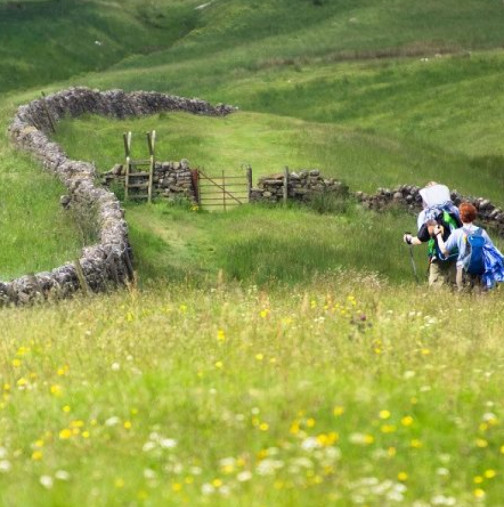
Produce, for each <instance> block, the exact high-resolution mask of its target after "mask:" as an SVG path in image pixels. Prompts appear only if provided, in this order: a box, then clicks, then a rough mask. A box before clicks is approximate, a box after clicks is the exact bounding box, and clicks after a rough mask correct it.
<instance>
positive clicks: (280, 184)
mask: <svg viewBox="0 0 504 507" xmlns="http://www.w3.org/2000/svg"><path fill="white" fill-rule="evenodd" d="M286 177H287V199H289V200H294V201H302V202H306V201H309V200H310V199H313V197H314V196H316V195H320V194H328V193H332V194H336V195H341V196H344V195H348V187H347V186H346V185H345V184H344V183H343V182H341V181H340V180H337V179H334V178H324V177H323V176H322V175H321V174H320V171H319V170H318V169H303V170H300V171H296V172H290V171H288V174H286V173H278V174H273V175H270V176H265V177H264V178H261V179H260V180H259V182H258V184H257V187H256V188H252V190H251V192H250V201H251V202H272V203H275V202H281V201H282V200H283V198H284V187H285V179H286Z"/></svg>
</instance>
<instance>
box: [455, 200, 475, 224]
mask: <svg viewBox="0 0 504 507" xmlns="http://www.w3.org/2000/svg"><path fill="white" fill-rule="evenodd" d="M459 211H460V220H462V222H464V223H465V224H469V223H471V222H474V220H475V219H476V217H477V216H478V211H477V209H476V208H475V207H474V206H473V205H472V204H471V203H470V202H463V203H462V204H461V205H460V206H459Z"/></svg>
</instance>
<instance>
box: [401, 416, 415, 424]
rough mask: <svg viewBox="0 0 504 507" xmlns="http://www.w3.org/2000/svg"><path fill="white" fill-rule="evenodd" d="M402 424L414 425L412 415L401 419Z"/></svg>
mask: <svg viewBox="0 0 504 507" xmlns="http://www.w3.org/2000/svg"><path fill="white" fill-rule="evenodd" d="M401 424H402V425H403V426H411V425H412V424H413V417H411V416H410V415H406V416H404V417H403V418H402V419H401Z"/></svg>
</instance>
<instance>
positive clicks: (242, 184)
mask: <svg viewBox="0 0 504 507" xmlns="http://www.w3.org/2000/svg"><path fill="white" fill-rule="evenodd" d="M194 179H196V182H195V183H196V184H195V188H197V199H198V204H199V205H200V206H201V208H202V209H204V210H207V211H227V210H229V209H231V208H234V207H236V206H238V205H240V204H244V203H247V202H249V195H250V190H251V188H252V168H251V167H247V168H246V169H245V170H244V171H243V172H242V174H234V175H230V174H226V173H225V172H224V171H222V173H221V174H220V175H219V176H212V177H210V176H208V175H207V174H206V173H205V172H204V171H202V170H201V169H198V170H196V171H195V172H194V175H193V182H194Z"/></svg>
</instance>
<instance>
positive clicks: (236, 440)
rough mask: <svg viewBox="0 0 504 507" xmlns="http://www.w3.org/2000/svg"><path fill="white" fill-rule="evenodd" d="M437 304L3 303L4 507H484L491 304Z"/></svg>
mask: <svg viewBox="0 0 504 507" xmlns="http://www.w3.org/2000/svg"><path fill="white" fill-rule="evenodd" d="M444 296H445V297H446V298H450V300H451V302H452V304H451V306H450V307H448V306H445V307H443V306H440V305H439V300H437V299H436V300H434V299H433V298H431V297H429V294H428V293H427V292H425V289H422V288H415V287H413V286H411V285H409V286H405V287H401V286H390V285H389V284H388V283H387V282H386V281H384V280H381V279H380V278H378V277H376V276H375V275H362V274H358V273H347V274H341V273H340V274H337V273H335V274H333V275H332V276H324V277H322V278H318V279H317V280H314V282H313V284H310V285H309V286H307V287H305V288H303V289H301V288H299V287H296V288H292V287H284V288H283V289H282V288H281V287H277V288H276V289H270V290H264V289H260V288H258V287H257V286H255V285H242V284H236V283H226V282H223V281H222V282H221V283H220V284H214V285H213V286H210V287H207V288H205V289H198V288H195V287H188V286H187V285H183V284H182V285H180V284H177V285H176V286H170V287H168V288H166V289H159V288H152V289H148V290H143V291H141V292H139V291H137V290H136V289H134V288H131V289H130V290H129V291H123V292H120V293H117V294H111V295H107V296H93V297H88V298H83V299H80V298H77V299H76V300H74V301H72V302H66V303H62V304H58V305H52V306H50V307H41V308H33V309H31V310H29V311H27V310H23V309H20V310H10V311H8V312H6V313H4V315H3V320H2V341H1V342H0V354H1V360H2V364H4V365H6V368H5V369H4V370H3V372H2V378H1V382H2V402H1V404H0V422H1V424H0V444H1V445H0V502H1V503H2V504H4V505H27V504H30V505H67V504H85V505H110V504H114V505H123V504H125V505H183V504H188V505H200V504H201V505H205V504H212V505H214V504H218V505H257V506H260V505H291V504H296V505H376V506H382V505H414V506H415V507H424V506H428V505H457V506H460V505H475V504H478V503H481V504H483V505H498V504H499V502H500V499H501V493H502V482H501V480H502V473H504V427H503V425H502V420H503V417H504V406H503V399H502V393H501V389H500V386H501V385H502V382H503V380H504V379H503V378H502V368H501V366H502V364H504V355H503V353H502V347H501V340H502V334H503V331H502V327H501V326H500V324H499V319H498V318H497V317H496V316H497V315H498V314H499V313H500V312H501V311H502V300H501V297H500V292H499V291H497V292H495V293H493V294H488V295H487V296H486V297H485V298H474V299H470V298H467V297H457V296H454V295H453V294H451V293H449V292H446V294H444ZM454 321H456V322H457V326H456V330H454V327H453V322H454ZM21 327H22V329H23V330H24V332H23V333H22V335H20V333H19V330H20V328H21ZM19 484H23V488H19Z"/></svg>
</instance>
